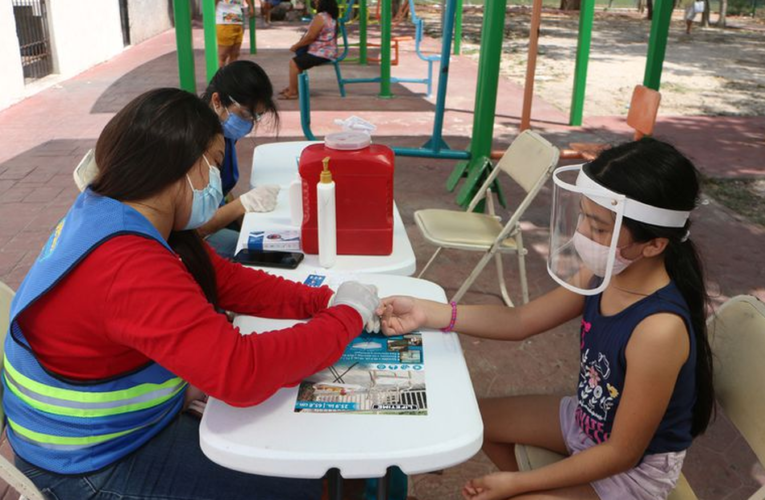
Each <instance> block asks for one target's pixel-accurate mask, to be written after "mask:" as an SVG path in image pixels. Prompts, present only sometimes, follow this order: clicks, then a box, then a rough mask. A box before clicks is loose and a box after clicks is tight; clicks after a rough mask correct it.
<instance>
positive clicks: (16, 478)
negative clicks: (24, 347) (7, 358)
mask: <svg viewBox="0 0 765 500" xmlns="http://www.w3.org/2000/svg"><path fill="white" fill-rule="evenodd" d="M14 295H15V294H14V292H13V290H11V288H10V287H9V286H8V285H6V284H5V283H3V282H2V281H0V366H2V359H3V354H4V348H5V336H6V335H7V333H8V326H9V324H10V314H11V302H12V301H13V296H14ZM2 396H3V385H2V384H0V400H2ZM4 430H5V410H4V409H3V406H2V404H0V435H2V434H3V431H4ZM0 478H2V479H4V480H5V482H7V483H8V484H9V485H11V486H12V487H13V488H14V489H15V490H16V491H18V492H19V493H21V494H22V495H23V497H22V498H26V499H28V500H45V499H44V498H43V496H42V493H40V492H39V491H38V489H37V487H35V485H34V484H33V483H32V481H30V480H29V478H27V477H26V476H25V475H24V474H23V473H22V472H21V471H20V470H18V469H17V468H16V466H15V465H13V463H11V462H10V461H9V460H7V459H6V458H5V457H2V456H0Z"/></svg>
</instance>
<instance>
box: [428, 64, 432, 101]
mask: <svg viewBox="0 0 765 500" xmlns="http://www.w3.org/2000/svg"><path fill="white" fill-rule="evenodd" d="M431 95H433V61H428V94H427V96H428V97H430V96H431Z"/></svg>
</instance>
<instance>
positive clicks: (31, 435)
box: [8, 418, 144, 446]
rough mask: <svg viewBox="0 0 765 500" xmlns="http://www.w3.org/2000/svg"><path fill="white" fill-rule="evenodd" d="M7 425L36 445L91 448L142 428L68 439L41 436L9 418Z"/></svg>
mask: <svg viewBox="0 0 765 500" xmlns="http://www.w3.org/2000/svg"><path fill="white" fill-rule="evenodd" d="M8 425H10V426H11V429H13V432H15V433H17V434H19V435H20V436H23V437H25V438H26V439H28V440H30V441H34V442H37V443H44V444H54V445H63V446H91V445H95V444H99V443H103V442H105V441H109V440H110V439H114V438H118V437H120V436H124V435H125V434H130V433H131V432H134V431H137V430H138V429H141V428H142V427H144V426H140V427H135V428H133V429H128V430H126V431H120V432H113V433H111V434H101V435H100V436H83V437H69V436H53V435H51V434H43V433H41V432H35V431H33V430H30V429H27V428H26V427H22V426H20V425H19V424H17V423H16V422H14V421H13V420H11V419H10V418H9V419H8Z"/></svg>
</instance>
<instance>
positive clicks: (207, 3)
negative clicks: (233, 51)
mask: <svg viewBox="0 0 765 500" xmlns="http://www.w3.org/2000/svg"><path fill="white" fill-rule="evenodd" d="M202 25H203V26H204V32H205V70H206V72H207V83H210V80H212V77H213V76H215V72H216V71H218V37H217V36H215V0H202Z"/></svg>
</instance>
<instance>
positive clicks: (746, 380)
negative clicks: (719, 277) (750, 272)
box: [707, 295, 765, 463]
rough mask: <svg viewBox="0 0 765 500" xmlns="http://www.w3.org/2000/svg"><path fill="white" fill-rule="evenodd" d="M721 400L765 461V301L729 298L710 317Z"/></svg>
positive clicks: (730, 416) (717, 385)
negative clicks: (764, 302) (764, 416)
mask: <svg viewBox="0 0 765 500" xmlns="http://www.w3.org/2000/svg"><path fill="white" fill-rule="evenodd" d="M707 327H708V329H709V338H710V343H711V345H712V353H713V359H714V370H715V373H714V375H715V392H716V395H717V402H718V403H719V404H720V407H721V408H722V409H723V411H724V412H725V415H727V416H728V418H730V420H731V422H733V425H735V426H736V428H737V429H738V430H739V432H741V435H742V436H744V439H745V440H746V442H747V443H748V444H749V446H750V447H751V448H752V450H753V451H754V453H755V454H756V455H757V458H758V459H759V461H760V463H765V418H763V415H765V362H763V360H765V304H763V303H762V302H760V301H759V300H757V299H756V298H754V297H752V296H748V295H740V296H738V297H734V298H732V299H730V300H728V301H727V302H726V303H725V304H723V306H722V307H721V308H720V310H719V311H718V312H717V314H716V315H714V316H712V317H710V318H709V320H708V321H707Z"/></svg>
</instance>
